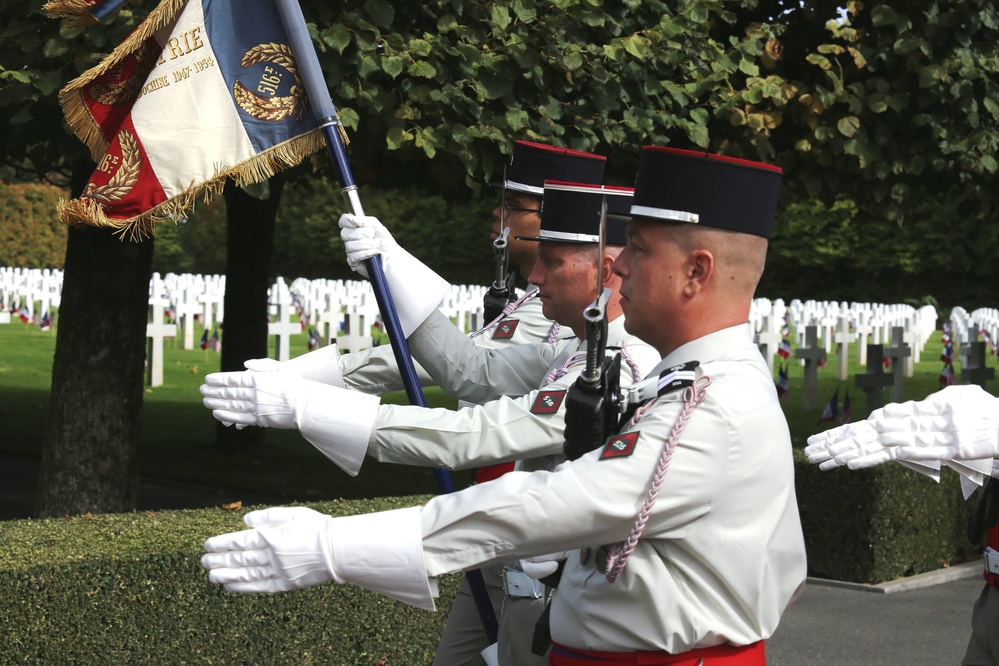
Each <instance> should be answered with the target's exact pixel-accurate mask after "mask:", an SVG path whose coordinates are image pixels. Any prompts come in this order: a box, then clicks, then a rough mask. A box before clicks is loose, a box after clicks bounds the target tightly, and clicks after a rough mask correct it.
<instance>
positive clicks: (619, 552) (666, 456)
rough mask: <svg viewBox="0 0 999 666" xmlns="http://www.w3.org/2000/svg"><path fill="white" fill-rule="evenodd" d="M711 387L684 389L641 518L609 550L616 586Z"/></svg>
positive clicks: (699, 384)
mask: <svg viewBox="0 0 999 666" xmlns="http://www.w3.org/2000/svg"><path fill="white" fill-rule="evenodd" d="M710 384H711V378H710V377H707V376H701V377H699V378H697V380H696V381H695V382H694V384H693V386H688V387H687V388H685V389H684V390H683V408H682V409H681V410H680V413H679V414H678V415H677V417H676V422H675V423H673V428H672V429H671V430H670V433H669V436H668V437H667V438H666V444H665V445H664V446H663V450H662V453H661V454H660V455H659V463H658V464H657V465H656V471H655V473H654V474H653V475H652V484H651V486H650V487H649V492H648V495H647V496H646V497H645V502H644V503H643V504H642V508H641V510H640V511H639V512H638V518H637V519H636V520H635V524H634V525H633V526H632V528H631V534H629V535H628V538H627V539H626V540H625V541H622V542H621V543H616V544H614V545H613V546H611V548H610V553H609V554H608V556H607V573H606V574H605V576H606V578H607V582H608V583H613V582H614V581H616V580H617V578H618V576H620V575H621V572H622V571H624V566H625V564H627V563H628V558H629V557H631V554H632V553H633V552H634V551H635V547H636V546H637V545H638V540H639V539H640V538H641V536H642V531H643V530H645V525H646V524H647V523H648V522H649V516H650V515H651V514H652V507H653V506H654V505H655V503H656V498H657V497H658V496H659V488H660V486H662V483H663V479H664V478H665V476H666V470H667V469H668V468H669V462H670V460H671V459H672V458H673V451H674V449H676V444H677V442H678V441H679V440H680V433H682V432H683V429H684V427H685V426H686V425H687V421H689V420H690V416H691V414H693V412H694V409H695V408H696V407H697V406H698V405H699V404H701V403H702V402H704V396H705V395H706V389H707V388H708V386H709V385H710Z"/></svg>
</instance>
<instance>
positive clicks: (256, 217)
mask: <svg viewBox="0 0 999 666" xmlns="http://www.w3.org/2000/svg"><path fill="white" fill-rule="evenodd" d="M284 182H285V179H284V176H281V175H278V176H275V177H273V178H271V179H270V196H269V197H268V198H267V199H264V200H261V199H257V198H254V197H252V196H250V195H249V194H247V193H246V192H245V191H243V190H242V189H240V188H238V187H236V186H234V185H231V184H227V185H226V188H225V191H224V196H225V206H226V224H227V227H228V228H227V232H226V238H227V241H226V244H227V246H226V275H225V322H224V327H223V331H222V370H223V371H235V370H243V362H244V361H246V360H247V359H251V358H264V357H266V356H267V290H268V289H269V288H270V286H271V284H270V266H271V255H272V254H273V250H274V224H275V220H276V219H277V209H278V204H279V203H280V202H281V191H282V190H283V189H284ZM265 432H266V429H265V428H256V427H252V426H251V427H249V428H244V429H242V430H237V429H236V428H234V427H230V428H226V427H225V426H223V425H222V424H221V423H219V424H218V426H217V428H216V431H215V433H216V434H215V443H216V446H217V447H218V448H219V449H220V450H221V451H226V452H236V451H245V450H248V449H254V448H259V447H260V446H262V445H263V442H264V433H265Z"/></svg>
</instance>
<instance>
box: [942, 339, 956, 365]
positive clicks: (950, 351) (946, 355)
mask: <svg viewBox="0 0 999 666" xmlns="http://www.w3.org/2000/svg"><path fill="white" fill-rule="evenodd" d="M940 360H941V361H943V362H944V363H953V362H954V345H952V344H950V343H949V342H948V343H947V344H946V345H944V348H943V352H942V353H941V354H940Z"/></svg>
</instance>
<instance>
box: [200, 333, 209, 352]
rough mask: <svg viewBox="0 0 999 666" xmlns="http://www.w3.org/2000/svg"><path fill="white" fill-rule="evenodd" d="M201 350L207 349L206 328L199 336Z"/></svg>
mask: <svg viewBox="0 0 999 666" xmlns="http://www.w3.org/2000/svg"><path fill="white" fill-rule="evenodd" d="M201 348H202V349H208V329H207V328H206V329H205V332H204V333H202V334H201Z"/></svg>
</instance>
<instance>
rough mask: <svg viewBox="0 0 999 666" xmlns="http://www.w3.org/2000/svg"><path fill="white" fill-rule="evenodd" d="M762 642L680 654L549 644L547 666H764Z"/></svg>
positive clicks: (720, 646)
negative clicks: (611, 650)
mask: <svg viewBox="0 0 999 666" xmlns="http://www.w3.org/2000/svg"><path fill="white" fill-rule="evenodd" d="M766 663H767V660H766V656H765V655H764V652H763V641H757V642H756V643H753V644H752V645H740V646H738V647H736V646H735V645H728V644H724V645H715V646H714V647H709V648H700V649H698V650H691V651H689V652H683V653H681V654H669V653H667V652H592V651H590V650H577V649H575V648H569V647H566V646H564V645H559V644H558V643H553V644H552V651H551V653H550V654H549V656H548V666H667V665H668V666H702V665H703V666H766Z"/></svg>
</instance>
